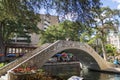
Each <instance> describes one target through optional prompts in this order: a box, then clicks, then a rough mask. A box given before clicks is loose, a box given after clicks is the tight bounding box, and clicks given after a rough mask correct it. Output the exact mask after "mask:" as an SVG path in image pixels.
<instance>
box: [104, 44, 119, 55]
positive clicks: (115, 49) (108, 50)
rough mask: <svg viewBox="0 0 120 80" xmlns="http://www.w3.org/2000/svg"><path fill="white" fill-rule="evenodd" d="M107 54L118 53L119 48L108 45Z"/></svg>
mask: <svg viewBox="0 0 120 80" xmlns="http://www.w3.org/2000/svg"><path fill="white" fill-rule="evenodd" d="M106 52H107V53H116V52H117V48H116V47H115V46H113V45H111V44H107V45H106Z"/></svg>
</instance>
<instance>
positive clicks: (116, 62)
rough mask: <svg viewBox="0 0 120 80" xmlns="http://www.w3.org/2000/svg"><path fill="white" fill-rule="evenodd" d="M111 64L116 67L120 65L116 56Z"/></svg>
mask: <svg viewBox="0 0 120 80" xmlns="http://www.w3.org/2000/svg"><path fill="white" fill-rule="evenodd" d="M113 64H115V66H116V67H118V65H120V63H119V60H118V58H116V59H115V60H114V62H113Z"/></svg>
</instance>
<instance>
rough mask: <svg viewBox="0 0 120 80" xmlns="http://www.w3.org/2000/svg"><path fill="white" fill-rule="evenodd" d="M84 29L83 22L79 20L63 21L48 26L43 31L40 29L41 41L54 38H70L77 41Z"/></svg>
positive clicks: (48, 40) (54, 39)
mask: <svg viewBox="0 0 120 80" xmlns="http://www.w3.org/2000/svg"><path fill="white" fill-rule="evenodd" d="M84 31H85V27H84V25H83V24H81V23H79V22H71V21H64V22H62V23H60V24H59V25H53V26H50V27H48V28H47V29H46V30H45V31H41V35H40V39H41V43H46V42H47V43H49V42H54V41H56V40H72V41H79V40H80V35H81V33H83V32H84Z"/></svg>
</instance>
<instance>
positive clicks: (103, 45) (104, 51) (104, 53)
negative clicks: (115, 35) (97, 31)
mask: <svg viewBox="0 0 120 80" xmlns="http://www.w3.org/2000/svg"><path fill="white" fill-rule="evenodd" d="M101 45H102V52H103V58H104V60H106V61H107V55H106V50H105V44H104V42H103V41H102V40H101Z"/></svg>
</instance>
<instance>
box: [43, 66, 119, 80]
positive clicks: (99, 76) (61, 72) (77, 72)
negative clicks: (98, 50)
mask: <svg viewBox="0 0 120 80" xmlns="http://www.w3.org/2000/svg"><path fill="white" fill-rule="evenodd" d="M45 70H46V71H47V72H49V73H52V75H55V76H58V77H60V78H62V80H67V79H68V78H70V77H71V76H79V77H81V76H82V77H83V78H84V80H120V74H113V73H102V72H95V71H90V70H88V69H86V68H84V69H82V70H81V69H79V68H78V67H77V66H75V67H73V65H71V66H70V65H69V68H68V67H67V68H66V66H63V65H62V66H49V68H48V66H47V67H46V68H45Z"/></svg>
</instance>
